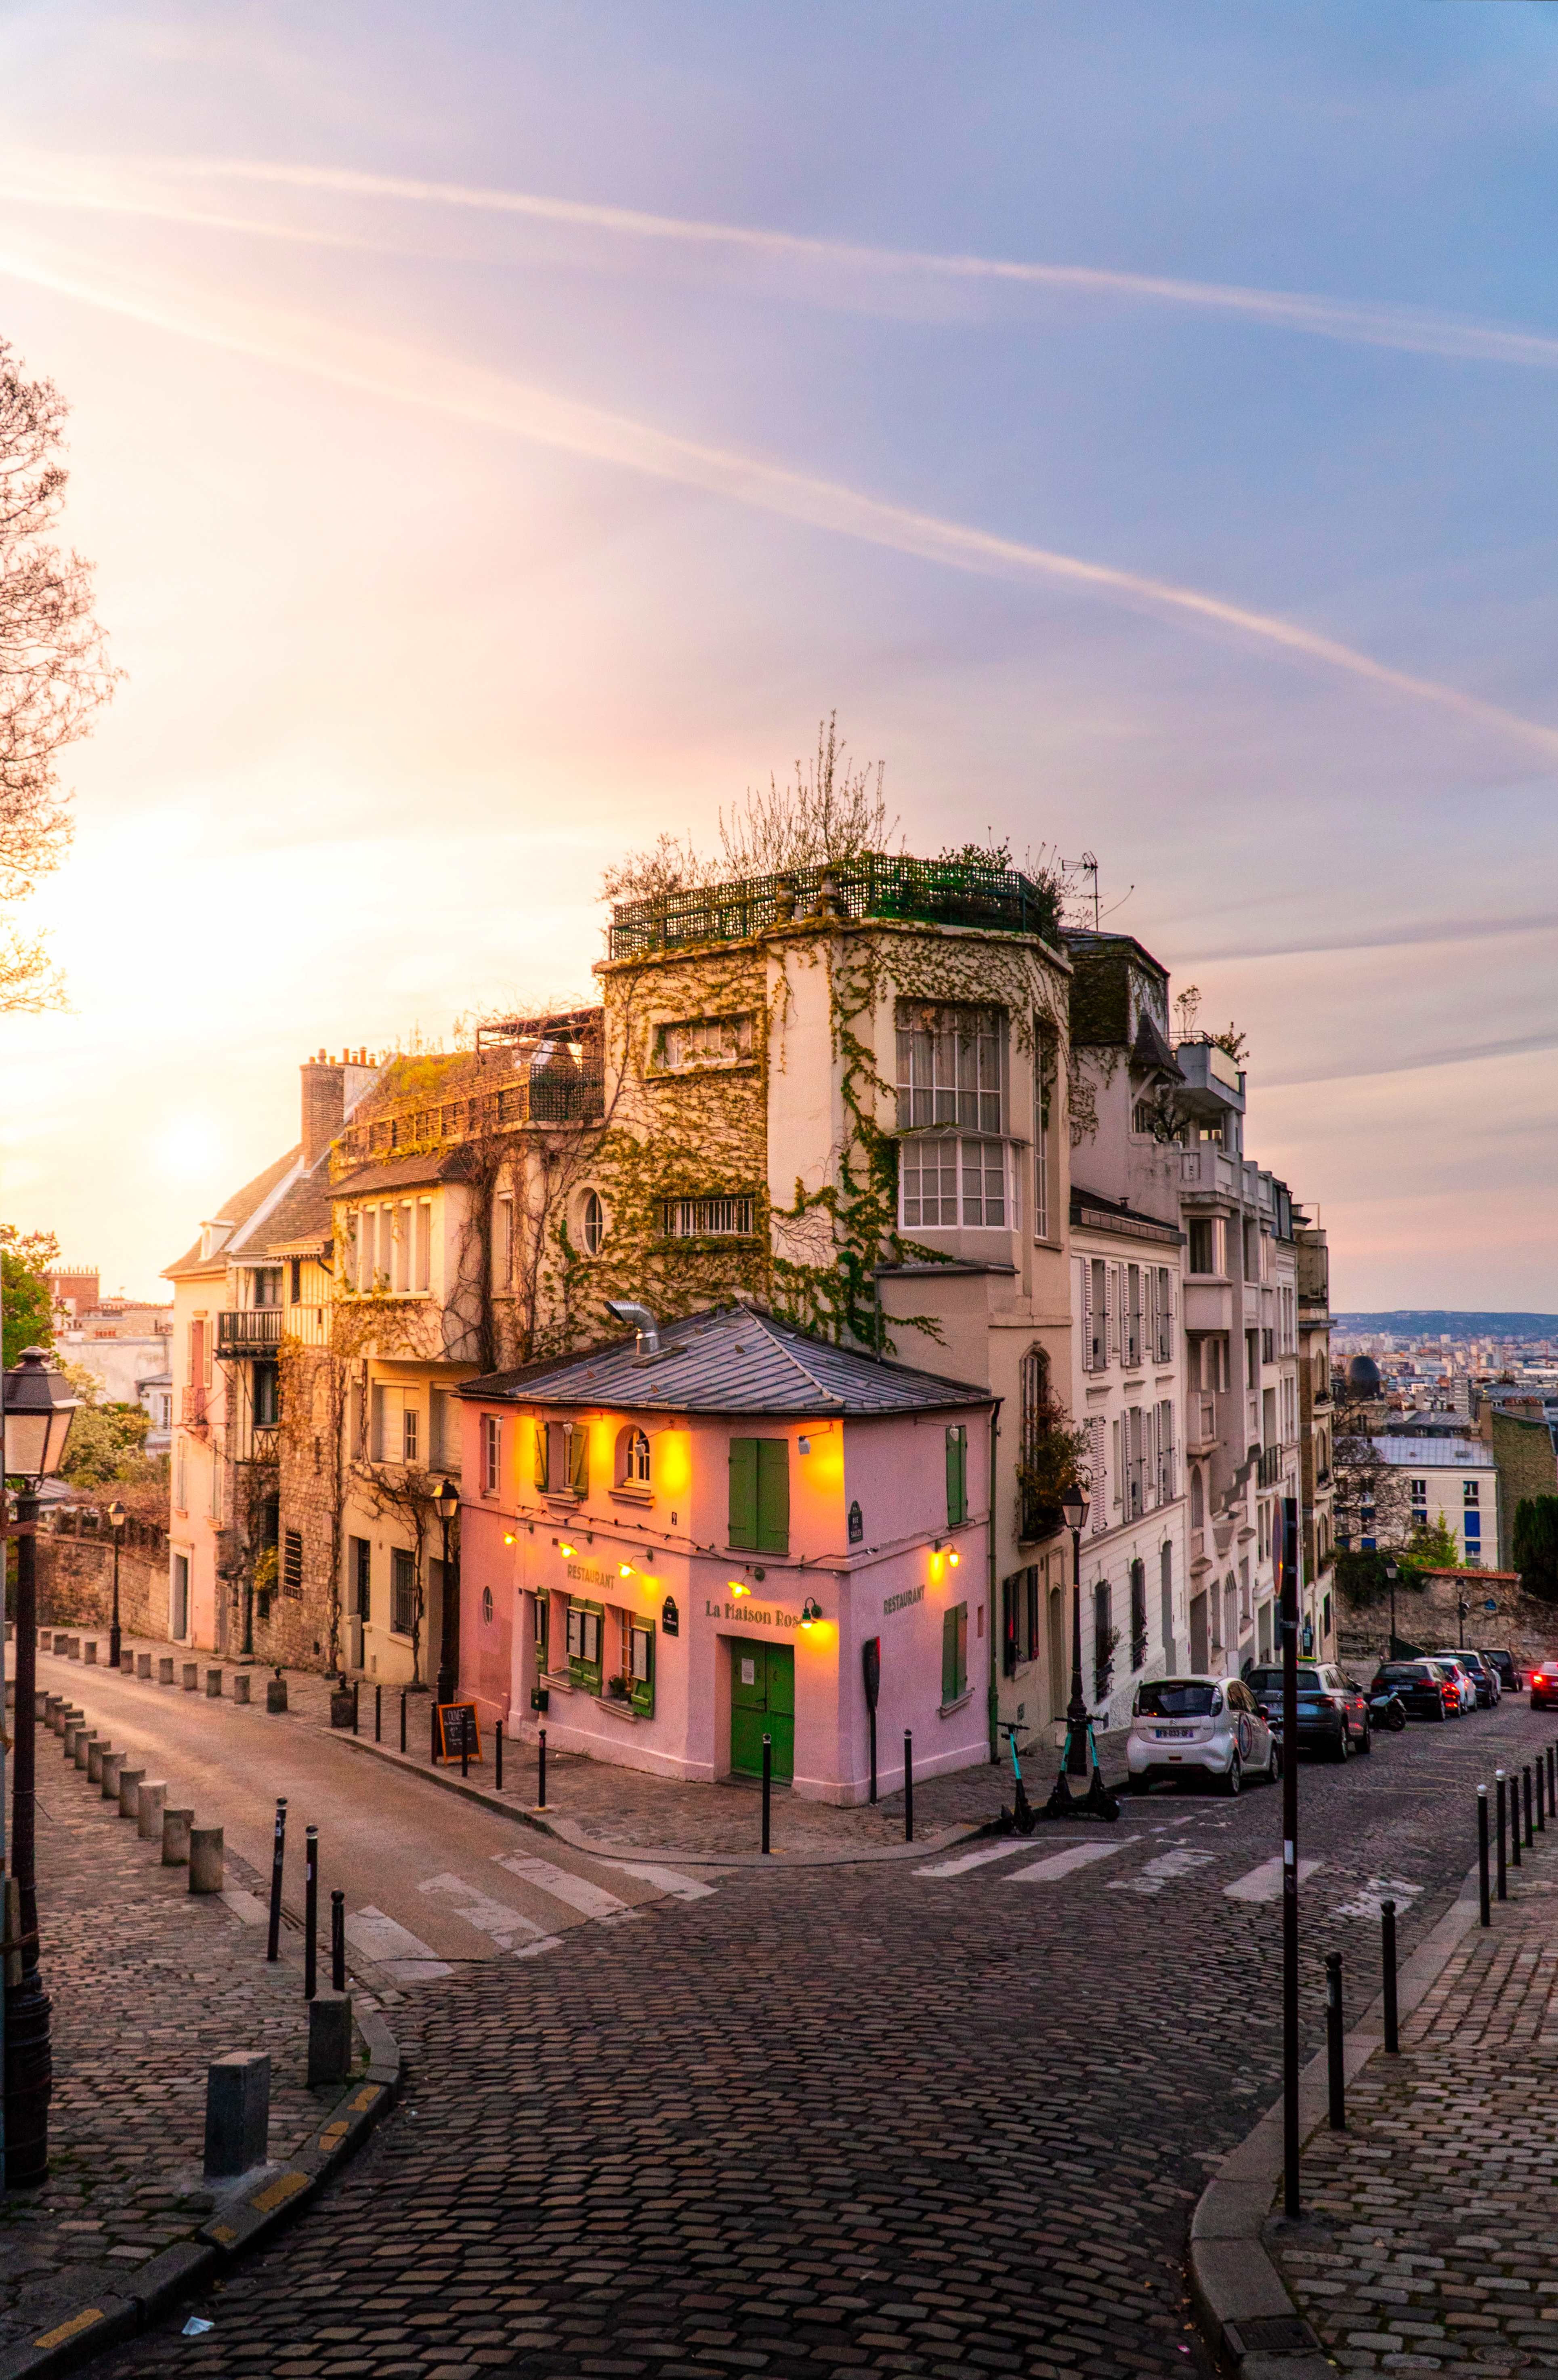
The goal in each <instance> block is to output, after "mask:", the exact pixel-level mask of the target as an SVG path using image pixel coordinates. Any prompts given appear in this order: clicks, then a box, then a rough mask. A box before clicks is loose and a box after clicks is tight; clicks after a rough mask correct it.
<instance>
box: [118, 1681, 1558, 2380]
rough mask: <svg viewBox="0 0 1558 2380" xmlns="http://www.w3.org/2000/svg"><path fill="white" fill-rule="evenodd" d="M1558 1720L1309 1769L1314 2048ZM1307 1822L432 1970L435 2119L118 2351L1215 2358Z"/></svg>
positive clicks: (1060, 1833)
mask: <svg viewBox="0 0 1558 2380" xmlns="http://www.w3.org/2000/svg"><path fill="white" fill-rule="evenodd" d="M1551 1732H1552V1730H1551V1724H1550V1723H1549V1722H1546V1721H1543V1720H1541V1719H1540V1718H1533V1717H1532V1716H1531V1715H1530V1714H1529V1713H1528V1712H1527V1711H1526V1709H1525V1708H1524V1706H1521V1705H1516V1704H1508V1705H1505V1706H1504V1707H1503V1709H1502V1710H1501V1711H1500V1712H1497V1713H1494V1714H1491V1715H1489V1716H1488V1717H1487V1718H1484V1719H1479V1720H1477V1721H1467V1722H1466V1723H1464V1724H1461V1725H1458V1726H1456V1727H1453V1728H1446V1729H1442V1730H1411V1731H1409V1732H1408V1733H1407V1734H1406V1735H1405V1736H1401V1737H1397V1738H1393V1739H1388V1740H1386V1741H1384V1742H1382V1743H1380V1744H1379V1745H1378V1746H1377V1748H1376V1751H1375V1754H1374V1756H1373V1757H1372V1759H1371V1760H1369V1761H1368V1762H1357V1763H1354V1764H1353V1765H1352V1766H1351V1767H1348V1768H1332V1767H1319V1766H1314V1765H1309V1764H1306V1766H1305V1767H1304V1771H1303V1783H1302V1794H1303V1804H1304V1813H1305V1815H1304V1821H1303V1823H1304V1828H1305V1833H1304V1845H1303V1847H1304V1850H1305V1853H1306V1856H1307V1857H1313V1858H1315V1859H1316V1860H1317V1861H1318V1863H1319V1864H1318V1866H1317V1868H1316V1870H1315V1871H1314V1873H1313V1874H1312V1875H1310V1876H1308V1879H1307V1881H1306V1887H1305V1945H1306V1948H1305V2015H1306V2028H1307V2035H1308V2045H1309V2046H1313V2045H1314V2041H1315V2039H1316V2028H1317V2020H1318V2016H1319V2010H1320V1999H1321V1961H1322V1958H1323V1954H1324V1952H1325V1950H1326V1949H1330V1948H1332V1947H1341V1948H1343V1949H1344V1950H1345V1953H1346V1955H1347V1958H1348V1961H1349V1967H1350V1968H1351V1969H1353V1970H1354V1971H1355V1972H1357V1973H1362V1972H1365V1971H1369V1972H1371V1968H1370V1965H1369V1962H1371V1961H1372V1960H1373V1959H1374V1957H1375V1956H1376V1950H1377V1916H1376V1910H1377V1893H1378V1889H1379V1888H1380V1887H1381V1886H1382V1883H1385V1882H1386V1881H1387V1880H1388V1883H1389V1885H1390V1886H1391V1887H1392V1888H1394V1889H1395V1890H1396V1891H1397V1893H1398V1896H1399V1898H1400V1899H1401V1900H1402V1903H1403V1908H1404V1915H1403V1920H1402V1945H1403V1951H1404V1953H1405V1952H1406V1950H1408V1949H1410V1948H1411V1947H1412V1946H1413V1944H1414V1943H1415V1942H1417V1941H1418V1940H1419V1939H1420V1938H1421V1937H1422V1935H1423V1934H1424V1933H1425V1932H1426V1931H1427V1929H1428V1927H1429V1926H1430V1925H1431V1924H1432V1922H1433V1921H1434V1920H1435V1918H1436V1917H1437V1916H1438V1915H1439V1914H1440V1913H1442V1910H1443V1909H1444V1908H1445V1906H1446V1905H1447V1904H1448V1902H1449V1901H1450V1900H1452V1899H1453V1898H1454V1895H1455V1891H1456V1890H1457V1888H1458V1887H1459V1885H1460V1882H1461V1879H1462V1877H1463V1876H1464V1874H1465V1870H1466V1867H1467V1860H1468V1857H1469V1855H1470V1851H1471V1846H1472V1842H1473V1835H1472V1812H1473V1795H1474V1789H1475V1785H1476V1782H1477V1781H1478V1779H1479V1778H1481V1777H1484V1776H1486V1775H1488V1774H1489V1773H1490V1772H1491V1767H1492V1765H1493V1763H1494V1761H1495V1760H1498V1759H1507V1758H1509V1757H1510V1756H1511V1755H1513V1753H1514V1751H1515V1746H1516V1745H1517V1744H1524V1745H1526V1746H1527V1747H1528V1748H1529V1747H1530V1746H1531V1745H1533V1744H1534V1743H1537V1742H1542V1743H1545V1742H1546V1741H1547V1739H1548V1737H1549V1736H1550V1734H1551ZM1526 1756H1529V1749H1528V1750H1527V1754H1526ZM360 1765H361V1767H363V1768H364V1770H365V1771H367V1772H368V1773H369V1774H370V1775H371V1774H372V1773H373V1771H374V1764H371V1763H369V1762H363V1763H361V1764H360ZM1279 1829H1280V1804H1279V1799H1278V1796H1277V1795H1276V1794H1275V1793H1272V1792H1271V1791H1261V1792H1250V1793H1247V1794H1246V1795H1245V1796H1244V1798H1243V1799H1242V1800H1241V1801H1239V1802H1237V1803H1234V1804H1228V1803H1222V1802H1218V1801H1214V1800H1211V1799H1203V1798H1199V1797H1193V1798H1187V1799H1180V1798H1175V1797H1170V1798H1167V1799H1165V1798H1162V1797H1160V1796H1153V1797H1151V1798H1150V1799H1149V1800H1147V1801H1145V1802H1133V1803H1129V1804H1128V1805H1127V1807H1126V1814H1125V1815H1124V1816H1123V1817H1122V1820H1121V1822H1120V1824H1119V1825H1118V1826H1117V1827H1115V1828H1095V1829H1094V1830H1092V1832H1091V1833H1090V1834H1089V1832H1088V1831H1087V1830H1086V1829H1084V1828H1079V1827H1072V1828H1065V1829H1064V1830H1060V1829H1057V1830H1055V1831H1054V1832H1053V1833H1041V1834H1040V1835H1039V1836H1038V1837H1037V1838H1035V1839H1034V1840H1032V1841H1030V1842H1028V1843H1019V1844H1011V1843H1001V1842H994V1843H992V1842H988V1841H987V1842H984V1843H980V1844H974V1845H970V1846H965V1847H956V1848H955V1849H954V1850H953V1851H951V1852H948V1853H946V1854H944V1855H943V1854H936V1855H930V1856H928V1857H927V1859H926V1861H925V1862H924V1864H890V1865H885V1866H884V1865H880V1864H870V1865H863V1866H854V1867H846V1868H834V1869H827V1870H815V1869H813V1870H806V1869H798V1868H797V1869H795V1870H791V1871H785V1869H784V1868H783V1867H782V1866H779V1865H777V1864H776V1866H775V1869H774V1870H773V1871H762V1870H759V1871H754V1870H751V1869H743V1870H739V1871H724V1872H721V1871H718V1870H712V1869H706V1870H703V1871H701V1873H702V1875H703V1876H705V1878H706V1879H707V1883H706V1886H705V1888H704V1889H703V1891H702V1892H701V1894H700V1897H698V1898H695V1899H678V1898H675V1897H668V1898H666V1899H664V1900H657V1901H654V1902H652V1903H651V1904H648V1905H645V1906H643V1907H640V1908H639V1909H638V1910H637V1912H636V1913H634V1916H633V1921H632V1922H631V1923H630V1924H626V1925H587V1926H581V1927H579V1928H578V1929H577V1930H576V1931H575V1932H573V1933H572V1934H570V1935H569V1936H568V1937H566V1940H564V1941H563V1942H562V1943H561V1944H560V1945H559V1946H558V1947H556V1948H555V1949H553V1950H551V1951H550V1952H549V1953H548V1955H546V1956H545V1957H540V1958H532V1959H529V1960H527V1961H525V1962H524V1963H522V1964H517V1963H516V1964H505V1963H501V1962H499V1963H492V1962H489V1963H486V1964H482V1965H478V1966H472V1967H467V1968H463V1969H461V1970H459V1971H458V1972H456V1973H451V1974H450V1975H448V1976H447V1977H446V1978H444V1979H443V1980H441V1981H439V1982H438V1983H436V1984H430V1985H418V1986H413V1987H411V1988H409V1989H408V1991H407V1992H406V1994H405V1996H404V1998H402V1999H401V2001H400V2002H399V2004H398V2006H397V2008H396V2031H397V2033H398V2034H400V2037H401V2039H402V2041H403V2043H404V2044H405V2046H406V2047H407V2049H408V2055H409V2058H410V2062H411V2066H410V2075H411V2079H410V2085H409V2087H408V2092H407V2095H406V2100H405V2104H404V2107H403V2110H402V2112H401V2113H400V2114H399V2115H398V2116H397V2117H396V2119H394V2120H393V2121H392V2122H391V2123H390V2124H388V2125H387V2126H385V2127H384V2128H383V2130H382V2131H380V2132H379V2133H378V2134H377V2135H376V2136H375V2138H374V2140H373V2142H372V2143H371V2145H370V2146H369V2148H368V2149H367V2150H366V2152H365V2153H364V2155H363V2156H362V2157H361V2158H360V2159H359V2162H358V2163H357V2164H356V2165H355V2166H354V2167H353V2168H351V2169H350V2170H349V2171H348V2172H347V2174H345V2175H344V2176H343V2177H342V2178H341V2180H339V2181H338V2182H336V2183H335V2184H334V2185H333V2186H332V2187H331V2188H330V2189H329V2191H328V2192H326V2194H325V2195H324V2196H323V2198H322V2200H321V2201H320V2203H319V2204H318V2205H317V2207H316V2208H314V2209H313V2210H311V2211H310V2212H309V2213H308V2214H307V2215H306V2216H304V2217H303V2218H302V2219H301V2220H300V2221H299V2222H298V2226H297V2227H296V2228H295V2229H294V2230H293V2231H292V2232H291V2233H290V2234H289V2235H288V2237H287V2238H286V2240H284V2241H282V2242H280V2243H278V2244H277V2246H275V2247H274V2249H271V2250H269V2251H267V2252H266V2253H263V2254H262V2256H260V2257H259V2258H257V2259H256V2261H255V2262H254V2263H253V2264H252V2265H250V2266H248V2267H246V2268H245V2269H243V2270H242V2271H240V2272H239V2273H238V2274H237V2275H236V2276H235V2277H233V2278H232V2279H231V2280H230V2281H229V2282H228V2283H227V2284H226V2285H225V2287H224V2288H223V2289H221V2290H219V2291H216V2292H213V2294H211V2295H210V2296H209V2297H208V2298H207V2299H206V2300H205V2301H202V2304H201V2311H202V2313H205V2314H207V2315H209V2316H210V2318H211V2319H212V2320H213V2324H214V2328H213V2330H212V2331H211V2332H210V2333H209V2334H207V2335H206V2336H205V2337H203V2338H199V2339H191V2340H187V2339H185V2338H182V2337H180V2336H178V2335H177V2332H176V2329H175V2328H174V2327H173V2326H172V2325H169V2326H167V2327H165V2328H164V2331H163V2332H162V2333H161V2334H149V2335H148V2336H147V2337H146V2338H143V2339H142V2340H140V2342H138V2343H137V2344H136V2345H135V2346H134V2347H132V2348H127V2349H123V2350H118V2351H117V2352H116V2354H114V2355H113V2356H111V2357H110V2358H108V2359H107V2360H106V2362H105V2364H104V2366H103V2369H104V2370H105V2371H107V2372H111V2373H113V2374H116V2375H118V2374H125V2375H128V2374H152V2373H159V2374H162V2373H168V2372H172V2373H176V2374H186V2373H188V2374H191V2375H200V2380H213V2376H214V2375H217V2374H221V2375H226V2374H253V2375H261V2374H264V2375H270V2374H291V2375H296V2380H312V2375H315V2374H320V2375H332V2376H333V2380H334V2375H340V2380H347V2375H358V2374H363V2375H371V2380H392V2375H393V2376H394V2380H402V2375H404V2380H456V2375H459V2376H460V2380H466V2375H469V2380H476V2376H477V2375H479V2374H488V2373H513V2374H521V2373H523V2374H528V2375H535V2380H542V2376H543V2375H552V2374H557V2375H562V2374H588V2373H602V2374H605V2373H621V2374H638V2373H643V2374H650V2375H652V2380H661V2375H667V2380H674V2375H676V2374H690V2373H694V2372H702V2373H707V2372H709V2371H711V2370H728V2371H735V2372H739V2371H749V2372H754V2373H757V2372H761V2373H772V2374H786V2375H787V2374H797V2375H798V2374H817V2373H819V2372H824V2371H829V2370H839V2371H845V2370H850V2371H853V2370H860V2369H871V2370H881V2371H884V2372H902V2373H906V2374H927V2375H933V2374H954V2373H958V2374H964V2373H967V2372H968V2371H969V2370H976V2371H977V2370H987V2371H992V2372H1012V2373H1025V2374H1026V2373H1035V2374H1071V2373H1093V2374H1138V2373H1143V2374H1146V2373H1151V2374H1157V2373H1167V2372H1170V2371H1177V2372H1184V2371H1187V2370H1189V2369H1199V2370H1201V2371H1206V2370H1208V2369H1209V2368H1210V2367H1209V2366H1208V2365H1207V2363H1206V2361H1205V2357H1204V2351H1203V2350H1202V2348H1201V2346H1200V2344H1199V2338H1198V2337H1197V2334H1196V2333H1195V2331H1194V2330H1193V2329H1192V2327H1191V2326H1190V2314H1189V2309H1188V2306H1187V2301H1186V2294H1185V2287H1184V2276H1183V2255H1184V2247H1185V2240H1186V2234H1187V2223H1188V2218H1189V2216H1190V2213H1191V2210H1192V2208H1193V2206H1194V2204H1195V2200H1196V2198H1197V2196H1198V2194H1199V2190H1200V2188H1201V2187H1202V2184H1203V2183H1204V2181H1205V2180H1206V2178H1207V2175H1208V2173H1209V2171H1211V2170H1212V2169H1214V2168H1215V2166H1216V2164H1217V2162H1218V2160H1219V2159H1220V2157H1221V2155H1222V2154H1223V2152H1224V2151H1225V2150H1226V2149H1228V2148H1229V2147H1230V2146H1231V2145H1232V2144H1233V2143H1235V2141H1237V2140H1238V2139H1240V2138H1241V2137H1242V2136H1243V2134H1244V2133H1245V2132H1246V2131H1248V2128H1249V2126H1250V2124H1251V2122H1252V2121H1253V2120H1254V2119H1255V2117H1256V2116H1257V2114H1258V2113H1259V2112H1260V2110H1261V2109H1263V2108H1264V2107H1267V2106H1268V2105H1269V2104H1270V2103H1271V2101H1272V2098H1273V2097H1274V2095H1275V2094H1276V2091H1277V2088H1278V2082H1279V2057H1280V2045H1279V2018H1278V2005H1279V1993H1278V1935H1279V1925H1278V1909H1277V1902H1276V1900H1275V1897H1274V1890H1275V1888H1274V1871H1275V1869H1276V1865H1277V1861H1276V1853H1277V1852H1278V1850H1279ZM1533 1873H1534V1871H1533ZM1269 1884H1270V1885H1271V1886H1272V1889H1270V1890H1269V1889H1268V1885H1269ZM1230 1887H1233V1888H1236V1889H1235V1890H1234V1891H1232V1892H1231V1891H1230Z"/></svg>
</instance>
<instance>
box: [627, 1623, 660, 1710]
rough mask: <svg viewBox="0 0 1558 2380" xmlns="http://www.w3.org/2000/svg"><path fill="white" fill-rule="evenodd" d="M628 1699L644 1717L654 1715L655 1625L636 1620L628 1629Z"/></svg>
mask: <svg viewBox="0 0 1558 2380" xmlns="http://www.w3.org/2000/svg"><path fill="white" fill-rule="evenodd" d="M627 1689H628V1701H629V1702H630V1704H631V1705H632V1707H633V1708H634V1709H635V1710H636V1711H637V1712H638V1713H639V1717H640V1718H653V1717H654V1625H653V1622H652V1621H644V1620H635V1621H633V1622H632V1624H631V1626H630V1627H629V1629H628V1631H627Z"/></svg>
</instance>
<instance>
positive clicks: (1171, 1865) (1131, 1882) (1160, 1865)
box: [1104, 1843, 1216, 1894]
mask: <svg viewBox="0 0 1558 2380" xmlns="http://www.w3.org/2000/svg"><path fill="white" fill-rule="evenodd" d="M1215 1856H1216V1854H1215V1852H1193V1851H1191V1850H1189V1849H1188V1848H1187V1846H1186V1845H1185V1844H1183V1843H1182V1844H1181V1845H1180V1846H1179V1848H1178V1850H1177V1851H1172V1852H1159V1854H1158V1856H1157V1858H1156V1859H1150V1860H1149V1861H1148V1863H1147V1864H1146V1866H1145V1867H1144V1868H1143V1869H1142V1871H1141V1874H1140V1875H1139V1876H1122V1877H1119V1878H1116V1879H1115V1880H1114V1881H1113V1882H1111V1883H1109V1884H1106V1885H1105V1886H1104V1890H1105V1892H1140V1893H1146V1894H1151V1893H1154V1892H1162V1891H1163V1890H1164V1889H1165V1888H1167V1887H1168V1886H1169V1885H1171V1884H1173V1883H1174V1882H1175V1879H1176V1878H1177V1877H1179V1876H1193V1875H1194V1873H1195V1871H1196V1870H1197V1868H1199V1867H1209V1866H1210V1865H1211V1862H1212V1860H1213V1859H1214V1858H1215Z"/></svg>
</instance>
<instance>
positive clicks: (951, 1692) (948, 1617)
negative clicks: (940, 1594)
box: [942, 1611, 957, 1703]
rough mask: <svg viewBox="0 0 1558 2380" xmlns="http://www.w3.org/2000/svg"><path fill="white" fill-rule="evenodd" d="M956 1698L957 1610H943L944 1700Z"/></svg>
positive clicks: (954, 1699) (946, 1701) (945, 1701)
mask: <svg viewBox="0 0 1558 2380" xmlns="http://www.w3.org/2000/svg"><path fill="white" fill-rule="evenodd" d="M956 1699H957V1614H956V1612H955V1611H943V1614H942V1700H943V1703H951V1702H955V1701H956Z"/></svg>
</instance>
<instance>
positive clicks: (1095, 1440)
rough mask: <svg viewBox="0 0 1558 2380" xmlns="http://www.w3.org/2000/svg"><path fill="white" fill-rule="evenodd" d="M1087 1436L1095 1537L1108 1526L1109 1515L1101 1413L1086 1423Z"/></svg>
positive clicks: (1107, 1478) (1107, 1474)
mask: <svg viewBox="0 0 1558 2380" xmlns="http://www.w3.org/2000/svg"><path fill="white" fill-rule="evenodd" d="M1088 1436H1089V1439H1090V1440H1091V1445H1090V1446H1089V1472H1090V1474H1091V1480H1092V1534H1093V1536H1095V1537H1096V1536H1100V1535H1101V1534H1102V1531H1103V1530H1105V1529H1106V1528H1107V1527H1108V1526H1109V1515H1108V1512H1107V1511H1106V1509H1105V1501H1104V1500H1105V1498H1106V1497H1107V1495H1108V1493H1109V1466H1108V1463H1106V1461H1105V1459H1104V1447H1105V1439H1104V1425H1103V1415H1102V1414H1094V1415H1093V1416H1092V1419H1091V1420H1090V1421H1089V1424H1088Z"/></svg>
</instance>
